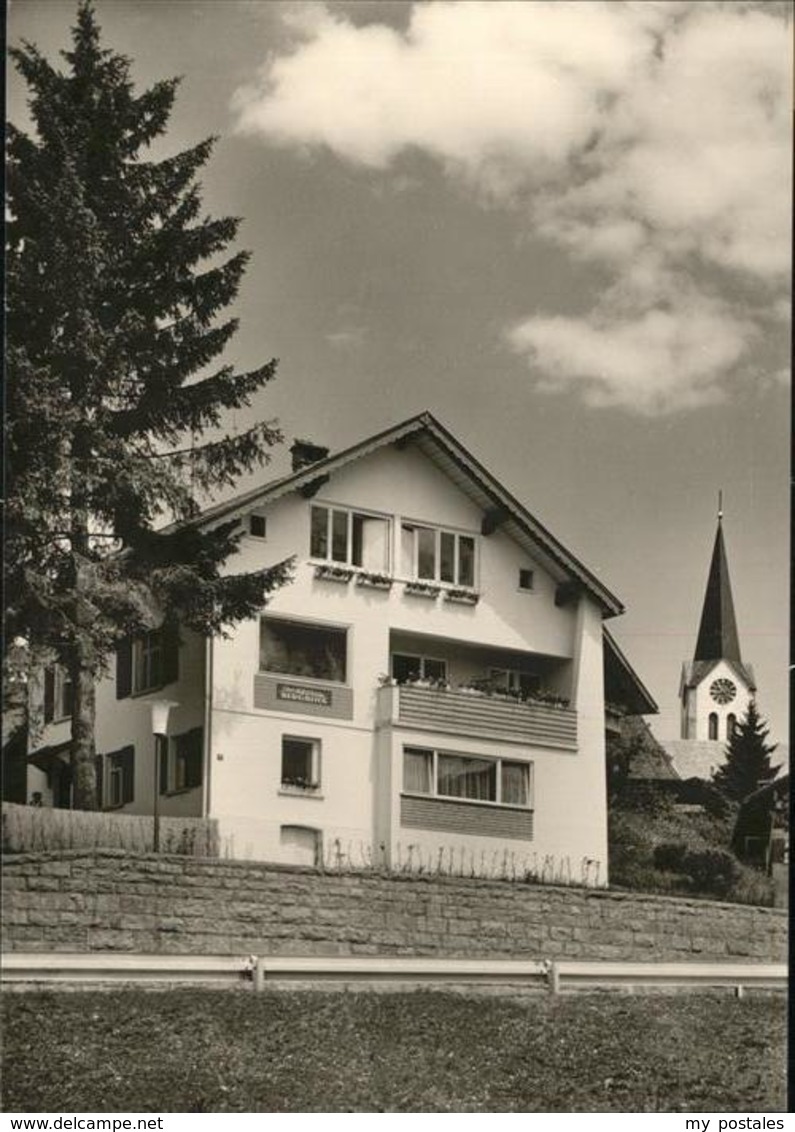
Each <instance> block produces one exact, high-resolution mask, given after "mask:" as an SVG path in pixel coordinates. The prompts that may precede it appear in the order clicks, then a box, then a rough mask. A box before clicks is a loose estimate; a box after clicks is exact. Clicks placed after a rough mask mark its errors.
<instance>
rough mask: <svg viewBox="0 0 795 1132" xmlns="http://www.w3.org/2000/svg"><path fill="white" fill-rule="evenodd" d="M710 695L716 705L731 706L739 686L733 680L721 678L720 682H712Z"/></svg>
mask: <svg viewBox="0 0 795 1132" xmlns="http://www.w3.org/2000/svg"><path fill="white" fill-rule="evenodd" d="M709 694H710V695H711V696H712V698H713V700H714V701H715V703H718V704H730V703H731V702H732V700H733V699H734V697H735V696H736V695H737V685H736V684H735V683H734V681H733V680H727V679H726V678H725V677H721V678H720V679H719V680H713V681H712V683H711V684H710V687H709Z"/></svg>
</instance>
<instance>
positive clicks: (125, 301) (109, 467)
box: [6, 0, 289, 809]
mask: <svg viewBox="0 0 795 1132" xmlns="http://www.w3.org/2000/svg"><path fill="white" fill-rule="evenodd" d="M72 41H73V42H72V49H71V51H68V52H63V53H62V55H63V57H64V59H65V60H66V63H67V64H68V68H67V69H66V71H65V72H62V71H59V70H57V69H55V67H53V66H52V65H51V64H50V63H49V62H48V61H47V60H46V59H45V58H44V57H43V56H42V55H41V54H40V52H39V51H38V50H37V48H36V47H35V46H33V45H32V44H30V43H27V42H25V43H23V45H22V46H21V47H19V48H17V49H14V50H12V51H11V56H12V59H13V62H14V64H15V66H16V68H17V69H18V71H19V72H20V73H21V75H22V77H23V78H24V80H25V82H26V83H27V86H28V88H29V92H30V101H29V106H30V112H31V115H32V119H33V122H34V124H35V131H34V134H33V136H29V135H27V134H26V133H24V132H22V131H20V130H18V129H15V128H14V127H13V126H12V125H9V126H8V130H7V158H8V160H7V215H8V223H7V229H6V263H7V291H6V303H7V308H6V331H7V400H6V454H7V455H6V487H7V492H6V500H7V503H6V507H7V515H6V532H7V558H6V566H7V596H8V601H7V609H8V613H7V622H6V639H7V640H10V639H12V638H13V637H15V636H17V635H21V636H22V637H24V638H25V639H26V641H27V642H28V643H29V646H30V655H31V656H40V655H41V651H40V650H41V649H42V648H44V649H51V650H52V652H53V653H54V655H55V656H56V658H57V660H58V661H59V662H60V663H62V664H63V665H64V666H65V668H66V669H67V670H68V672H69V674H70V676H71V680H72V685H73V714H72V756H71V757H72V770H73V782H74V791H75V793H74V800H75V802H74V804H75V805H76V806H77V807H78V808H83V809H92V808H94V806H95V804H96V803H95V781H94V685H95V682H96V678H97V676H98V675H99V674H100V673H101V672H102V670H103V666H104V664H105V662H106V660H107V658H108V656H109V655H110V653H111V652H112V650H113V649H114V647H115V645H116V643H117V642H118V640H119V638H120V637H121V636H123V635H128V634H130V633H135V632H140V631H142V630H144V629H147V628H152V627H155V626H157V625H159V624H163V623H164V624H166V625H167V626H168V625H175V624H177V623H179V624H181V625H183V626H186V627H188V628H191V629H195V630H198V631H200V632H202V633H215V632H219V631H222V630H223V627H224V626H225V625H229V624H231V623H234V622H235V621H238V620H239V619H242V618H245V617H248V616H251V615H252V614H253V613H254V612H255V611H256V610H258V609H259V608H261V606H262V605H263V604H264V602H265V600H266V596H267V594H268V593H269V592H270V591H271V590H272V589H273V588H274V587H276V586H278V585H280V584H282V583H283V582H284V581H285V580H286V578H287V577H288V576H289V564H279V565H278V566H275V567H273V568H272V569H268V570H263V571H258V572H256V573H247V574H238V575H224V573H223V564H224V562H225V560H226V559H227V558H228V557H229V555H230V554H231V553H232V551H233V550H234V548H235V546H236V543H237V536H236V534H235V529H234V526H233V525H230V524H226V525H223V526H220V527H216V528H215V529H214V530H212V531H205V530H199V529H197V527H196V526H195V525H192V524H191V523H190V520H191V519H192V518H194V517H195V516H196V515H197V513H198V510H199V498H200V496H201V494H202V493H204V494H207V493H212V491H213V490H214V489H218V488H221V487H223V486H226V485H231V484H232V483H234V482H235V480H236V478H237V477H238V476H239V475H240V474H242V473H244V472H247V471H250V470H251V469H253V468H254V467H255V466H257V465H259V464H261V463H263V462H266V461H267V459H268V449H269V447H270V446H271V445H273V444H275V443H277V442H279V441H280V440H281V435H280V432H279V430H278V428H277V427H276V425H275V423H274V422H272V421H268V422H260V423H257V424H254V425H252V427H250V428H249V429H247V430H246V431H243V432H240V433H238V434H228V433H224V432H223V422H224V415H225V411H227V410H234V409H240V408H242V407H244V406H247V405H249V404H250V402H251V399H252V397H253V396H254V394H255V393H257V392H258V391H259V390H260V389H262V387H263V386H264V385H266V383H267V382H268V381H269V380H270V379H271V378H272V377H273V376H274V373H275V369H276V363H275V362H274V361H269V362H267V363H266V364H265V365H263V366H261V367H259V368H258V369H255V370H254V371H252V372H247V373H242V374H240V373H236V372H235V371H234V369H233V367H231V366H229V365H221V364H220V363H218V367H217V368H215V367H213V366H212V365H211V363H212V362H213V360H214V359H216V358H217V357H218V356H219V355H220V354H221V352H222V351H223V350H224V347H225V346H226V345H227V343H228V342H229V340H230V338H231V337H232V335H233V334H234V332H235V330H236V328H237V320H236V319H234V318H228V319H222V318H219V316H220V313H221V312H223V311H224V309H225V308H226V307H227V306H228V304H229V303H230V302H231V301H232V300H233V299H234V297H235V295H236V294H237V291H238V287H239V285H240V282H241V278H242V276H243V272H244V270H245V267H246V263H247V261H248V254H247V253H246V252H238V253H237V254H230V255H229V256H228V258H223V255H222V253H224V252H225V250H226V249H227V247H228V245H229V244H230V242H231V241H232V240H233V239H234V238H235V235H236V232H237V228H238V223H239V221H238V220H237V219H233V218H222V219H212V218H209V217H207V216H205V215H202V214H201V209H202V206H201V198H200V192H199V186H198V184H197V182H196V175H197V173H198V171H199V170H200V169H201V167H202V166H203V165H204V164H205V162H206V161H207V159H208V158H209V156H210V153H211V150H212V146H213V140H214V139H209V140H206V141H202V142H201V143H200V144H198V145H196V146H194V147H193V148H191V149H188V150H186V151H184V152H182V153H179V154H177V155H176V156H174V157H170V158H167V159H165V160H161V161H153V160H148V159H147V150H148V147H149V146H150V145H151V143H152V142H153V141H154V140H155V139H156V138H158V137H159V136H160V135H161V134H163V133H164V131H165V129H166V125H167V122H168V119H169V115H170V113H171V109H172V106H173V103H174V98H175V94H176V91H177V85H178V80H176V79H174V80H168V81H163V82H158V83H156V84H155V85H154V86H153V87H152V88H151V89H150V90H147V91H145V92H144V93H142V94H138V95H137V94H136V93H135V91H134V88H133V84H132V81H131V79H130V66H131V64H130V61H129V60H128V59H127V58H125V57H123V56H121V55H119V54H115V53H114V52H112V51H110V50H107V49H106V48H104V47H103V46H102V45H101V43H100V33H99V28H98V25H97V21H96V17H95V13H94V10H93V8H92V4H91V0H81V3H80V5H79V8H78V13H77V22H76V26H75V27H74V28H73V30H72ZM219 257H220V258H219ZM208 260H210V261H211V262H210V263H209V265H208V263H207V261H208ZM205 430H213V436H214V438H213V439H212V440H211V441H209V440H208V441H206V442H202V443H196V437H197V436H198V437H202V436H203V434H204V433H205ZM169 520H171V522H169ZM167 523H168V526H166V524H167Z"/></svg>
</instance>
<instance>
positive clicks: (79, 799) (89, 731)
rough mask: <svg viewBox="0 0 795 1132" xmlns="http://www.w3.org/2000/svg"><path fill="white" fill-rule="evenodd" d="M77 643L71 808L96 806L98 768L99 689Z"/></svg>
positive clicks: (73, 705) (73, 684) (85, 808)
mask: <svg viewBox="0 0 795 1132" xmlns="http://www.w3.org/2000/svg"><path fill="white" fill-rule="evenodd" d="M82 652H83V650H82V649H81V648H80V647H79V645H78V646H76V647H75V650H74V659H73V662H72V665H71V666H70V667H71V676H72V689H73V693H72V694H73V700H72V746H71V765H72V790H73V794H72V809H74V810H96V809H97V802H98V799H97V769H96V762H95V755H96V746H95V743H94V726H95V722H96V691H95V688H94V671H93V666H92V665H90V664H89V663H87V662H86V661H87V658H84V657H83V656H82V655H81V654H82Z"/></svg>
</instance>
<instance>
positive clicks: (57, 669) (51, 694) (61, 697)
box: [44, 664, 73, 723]
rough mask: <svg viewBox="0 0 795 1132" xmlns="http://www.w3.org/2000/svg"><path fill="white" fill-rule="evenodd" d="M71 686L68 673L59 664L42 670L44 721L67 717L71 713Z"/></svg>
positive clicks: (49, 721) (48, 721)
mask: <svg viewBox="0 0 795 1132" xmlns="http://www.w3.org/2000/svg"><path fill="white" fill-rule="evenodd" d="M72 699H73V687H72V680H71V677H70V676H69V673H68V672H67V671H66V669H65V668H63V667H62V666H61V665H60V664H53V665H51V666H50V667H49V668H46V669H45V671H44V722H45V723H52V722H53V721H54V720H59V719H68V718H69V717H70V716H71V714H72Z"/></svg>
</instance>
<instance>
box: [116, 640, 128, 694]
mask: <svg viewBox="0 0 795 1132" xmlns="http://www.w3.org/2000/svg"><path fill="white" fill-rule="evenodd" d="M131 692H132V638H131V637H125V638H124V640H122V641H119V643H118V645H117V646H116V699H117V700H123V699H126V698H127V696H129V695H130V693H131Z"/></svg>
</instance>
